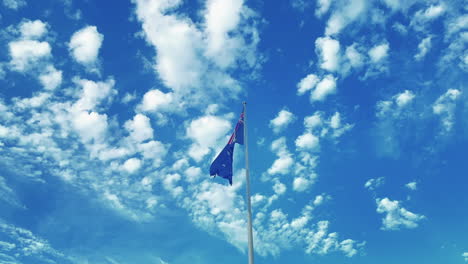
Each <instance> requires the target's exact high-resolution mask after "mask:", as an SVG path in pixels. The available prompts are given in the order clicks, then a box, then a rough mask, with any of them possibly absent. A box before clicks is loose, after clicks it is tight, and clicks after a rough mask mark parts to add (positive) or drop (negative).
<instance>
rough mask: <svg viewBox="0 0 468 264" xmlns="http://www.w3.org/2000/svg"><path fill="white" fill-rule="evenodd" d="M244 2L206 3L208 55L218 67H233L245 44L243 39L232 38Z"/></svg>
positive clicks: (239, 0)
mask: <svg viewBox="0 0 468 264" xmlns="http://www.w3.org/2000/svg"><path fill="white" fill-rule="evenodd" d="M243 2H244V1H243V0H234V1H228V2H226V1H223V0H209V1H207V3H206V13H205V25H206V34H207V36H208V46H207V48H206V54H207V55H208V56H209V57H210V58H212V59H213V60H214V61H215V62H216V63H217V64H218V66H220V67H222V68H225V67H228V66H230V65H232V64H233V63H234V62H235V60H236V57H237V56H238V54H236V52H238V50H239V49H240V45H242V44H243V41H242V38H236V37H234V38H233V37H231V36H230V35H229V34H230V33H232V31H233V30H235V29H236V28H237V26H238V24H239V22H240V20H241V12H242V8H243V4H244V3H243Z"/></svg>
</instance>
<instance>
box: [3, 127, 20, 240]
mask: <svg viewBox="0 0 468 264" xmlns="http://www.w3.org/2000/svg"><path fill="white" fill-rule="evenodd" d="M4 130H6V128H5V127H3V126H1V125H0V138H2V137H5V136H6V133H7V132H8V131H4ZM0 201H4V202H6V203H7V204H9V205H12V206H15V207H19V208H24V206H23V205H21V202H20V201H19V199H18V197H17V195H16V193H15V191H13V189H12V188H11V187H10V186H8V184H7V181H6V180H5V178H3V177H2V176H0ZM1 248H2V245H1V241H0V249H1Z"/></svg>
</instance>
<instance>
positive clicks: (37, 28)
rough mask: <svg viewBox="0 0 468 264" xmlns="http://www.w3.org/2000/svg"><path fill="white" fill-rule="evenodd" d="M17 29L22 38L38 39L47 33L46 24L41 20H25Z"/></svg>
mask: <svg viewBox="0 0 468 264" xmlns="http://www.w3.org/2000/svg"><path fill="white" fill-rule="evenodd" d="M19 29H20V32H21V36H22V37H23V38H24V39H38V38H40V37H42V36H44V35H45V34H47V24H46V23H44V22H42V21H41V20H34V21H30V20H28V21H25V22H23V23H21V24H20V27H19Z"/></svg>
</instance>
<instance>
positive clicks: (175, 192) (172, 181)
mask: <svg viewBox="0 0 468 264" xmlns="http://www.w3.org/2000/svg"><path fill="white" fill-rule="evenodd" d="M180 179H181V176H180V174H178V173H173V174H167V175H165V176H164V179H163V187H164V189H166V190H167V191H169V192H170V193H171V194H172V196H174V197H178V196H180V195H181V194H182V193H183V191H184V189H183V188H182V187H181V186H178V185H177V184H178V183H179V181H180Z"/></svg>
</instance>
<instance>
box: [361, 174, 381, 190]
mask: <svg viewBox="0 0 468 264" xmlns="http://www.w3.org/2000/svg"><path fill="white" fill-rule="evenodd" d="M384 183H385V178H384V177H379V178H375V179H369V180H368V181H366V183H365V184H364V187H365V188H367V189H369V190H371V191H374V190H375V189H376V188H377V187H380V186H382V185H383V184H384Z"/></svg>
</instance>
